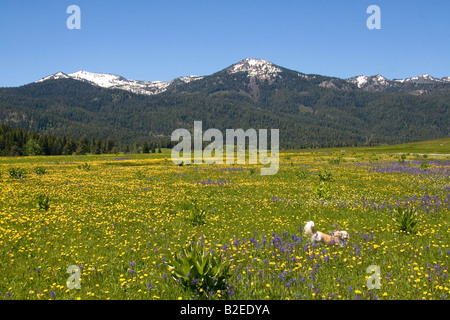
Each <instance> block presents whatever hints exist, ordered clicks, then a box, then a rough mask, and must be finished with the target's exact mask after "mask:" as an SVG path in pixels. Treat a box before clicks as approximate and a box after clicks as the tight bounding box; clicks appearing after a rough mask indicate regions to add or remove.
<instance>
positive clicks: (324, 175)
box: [318, 170, 333, 182]
mask: <svg viewBox="0 0 450 320" xmlns="http://www.w3.org/2000/svg"><path fill="white" fill-rule="evenodd" d="M318 177H319V180H320V181H323V182H325V181H331V179H332V178H333V174H332V173H331V172H330V171H328V170H324V171H319V173H318Z"/></svg>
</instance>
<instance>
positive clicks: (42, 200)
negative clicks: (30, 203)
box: [36, 194, 50, 210]
mask: <svg viewBox="0 0 450 320" xmlns="http://www.w3.org/2000/svg"><path fill="white" fill-rule="evenodd" d="M36 202H37V207H38V208H39V209H41V210H48V208H50V198H49V196H48V195H46V194H40V195H38V196H37V197H36Z"/></svg>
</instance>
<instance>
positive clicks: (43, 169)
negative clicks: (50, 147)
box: [33, 167, 47, 174]
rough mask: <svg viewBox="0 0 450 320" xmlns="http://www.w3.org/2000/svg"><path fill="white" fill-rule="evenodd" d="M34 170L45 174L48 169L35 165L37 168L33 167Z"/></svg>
mask: <svg viewBox="0 0 450 320" xmlns="http://www.w3.org/2000/svg"><path fill="white" fill-rule="evenodd" d="M33 171H34V172H35V173H36V174H45V173H47V170H46V169H45V168H44V167H35V168H34V169H33Z"/></svg>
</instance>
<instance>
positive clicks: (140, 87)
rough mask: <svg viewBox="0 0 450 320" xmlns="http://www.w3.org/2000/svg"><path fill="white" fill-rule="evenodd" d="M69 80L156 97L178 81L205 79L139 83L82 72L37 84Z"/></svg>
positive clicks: (189, 79)
mask: <svg viewBox="0 0 450 320" xmlns="http://www.w3.org/2000/svg"><path fill="white" fill-rule="evenodd" d="M69 78H70V79H74V80H79V81H85V82H89V83H90V84H93V85H96V86H99V87H102V88H109V89H121V90H126V91H130V92H133V93H137V94H146V95H154V94H158V93H162V92H164V91H166V90H167V87H168V86H169V85H170V84H171V83H172V82H174V81H175V80H177V79H178V80H180V81H182V82H184V83H189V82H191V81H196V80H200V79H202V78H203V77H199V76H187V77H180V78H177V79H174V80H172V81H138V80H130V79H125V78H124V77H121V76H118V75H115V74H107V73H95V72H87V71H83V70H81V71H77V72H74V73H70V74H65V73H62V72H58V73H55V74H53V75H50V76H47V77H45V78H42V79H41V80H38V81H36V82H42V81H45V80H50V79H69Z"/></svg>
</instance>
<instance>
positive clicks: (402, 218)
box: [393, 207, 418, 234]
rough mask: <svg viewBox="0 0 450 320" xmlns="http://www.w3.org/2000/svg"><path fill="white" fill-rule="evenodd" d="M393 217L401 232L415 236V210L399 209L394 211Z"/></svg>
mask: <svg viewBox="0 0 450 320" xmlns="http://www.w3.org/2000/svg"><path fill="white" fill-rule="evenodd" d="M393 217H394V221H395V222H396V224H397V227H398V228H399V230H401V231H404V232H406V233H413V234H415V233H416V232H417V222H418V221H417V212H416V211H415V210H414V209H405V208H403V207H398V208H397V209H395V210H394V214H393Z"/></svg>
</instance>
